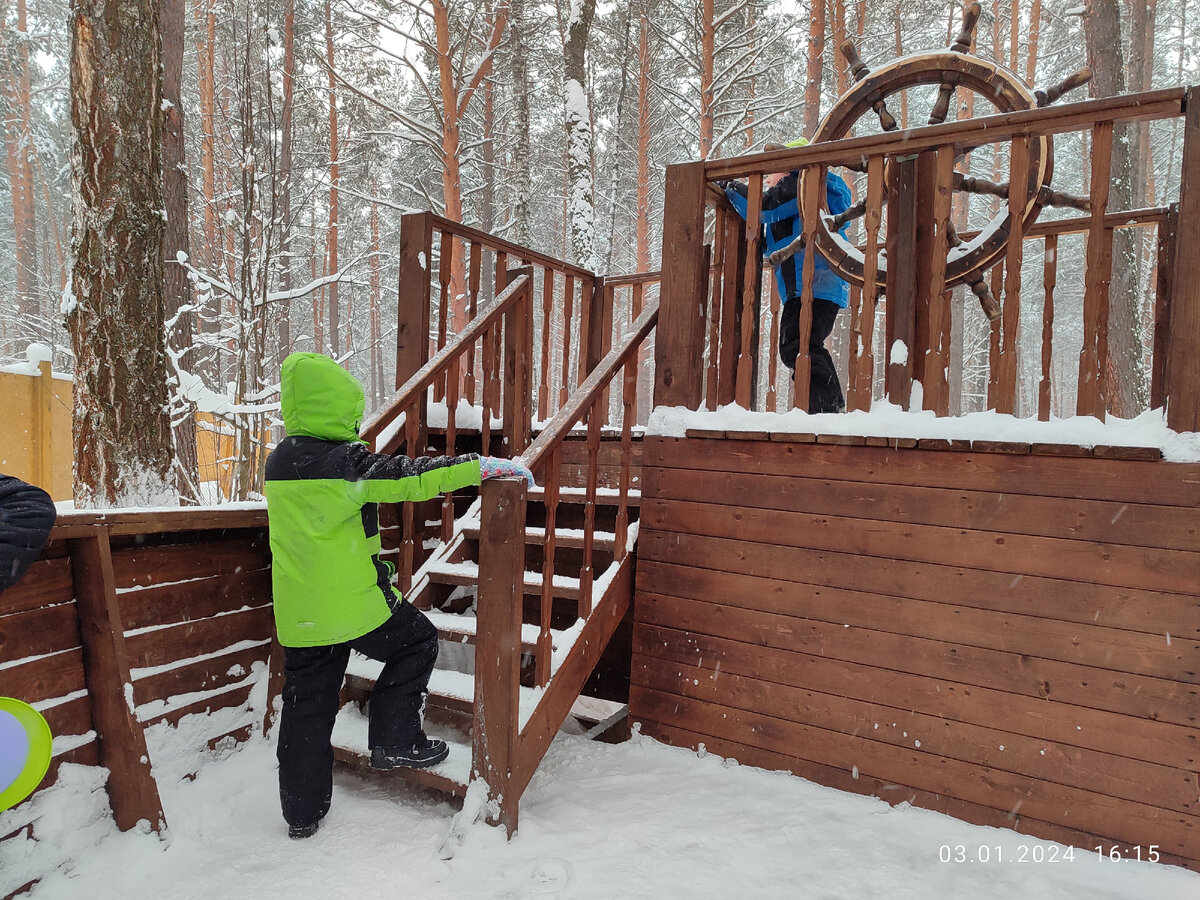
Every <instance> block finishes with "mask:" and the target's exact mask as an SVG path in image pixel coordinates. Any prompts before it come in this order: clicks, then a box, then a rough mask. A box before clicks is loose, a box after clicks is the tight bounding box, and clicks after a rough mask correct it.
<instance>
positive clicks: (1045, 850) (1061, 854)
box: [938, 844, 1160, 863]
mask: <svg viewBox="0 0 1200 900" xmlns="http://www.w3.org/2000/svg"><path fill="white" fill-rule="evenodd" d="M1090 852H1091V853H1094V854H1096V856H1097V857H1098V858H1099V859H1101V860H1111V861H1113V862H1119V861H1122V860H1145V861H1147V862H1158V861H1159V856H1160V854H1159V849H1158V845H1157V844H1149V845H1148V846H1145V847H1142V846H1140V845H1130V846H1127V847H1125V846H1120V845H1117V844H1113V845H1112V846H1109V847H1103V846H1096V847H1092V848H1091V851H1090ZM1077 853H1078V854H1083V855H1087V854H1088V851H1085V850H1082V849H1077V848H1075V847H1068V846H1065V845H1063V844H1016V845H1004V844H976V845H969V844H942V845H941V846H940V847H938V860H939V861H941V862H944V863H1064V862H1068V863H1069V862H1075V859H1076V854H1077Z"/></svg>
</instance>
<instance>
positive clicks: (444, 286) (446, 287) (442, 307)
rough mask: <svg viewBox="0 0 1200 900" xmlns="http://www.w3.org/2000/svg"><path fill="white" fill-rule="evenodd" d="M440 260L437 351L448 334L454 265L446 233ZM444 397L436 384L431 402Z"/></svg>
mask: <svg viewBox="0 0 1200 900" xmlns="http://www.w3.org/2000/svg"><path fill="white" fill-rule="evenodd" d="M441 236H442V242H441V258H440V259H439V260H438V283H439V285H440V286H441V289H440V290H439V292H438V336H437V349H438V350H441V349H442V348H443V347H445V346H446V336H447V335H448V334H449V330H450V327H449V319H450V299H451V298H450V272H451V270H452V266H453V264H454V235H452V234H450V232H448V231H443V232H441ZM445 396H446V389H445V385H444V384H442V383H440V382H439V383H437V384H435V385H434V388H433V401H434V402H435V403H440V402H441V401H442V400H443V399H445Z"/></svg>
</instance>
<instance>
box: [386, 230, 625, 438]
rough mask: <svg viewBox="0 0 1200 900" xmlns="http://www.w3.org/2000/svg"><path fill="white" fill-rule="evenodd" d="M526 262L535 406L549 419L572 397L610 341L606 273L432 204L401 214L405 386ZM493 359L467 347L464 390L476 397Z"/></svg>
mask: <svg viewBox="0 0 1200 900" xmlns="http://www.w3.org/2000/svg"><path fill="white" fill-rule="evenodd" d="M518 265H519V266H527V267H528V268H529V269H530V276H529V277H530V280H531V282H532V291H533V297H534V300H533V305H532V308H531V313H530V315H529V321H528V325H529V327H530V330H531V334H532V346H533V347H534V357H533V359H534V360H535V363H536V365H535V366H534V367H533V368H532V370H531V371H532V381H531V395H532V396H533V398H534V399H535V404H536V405H535V406H534V416H535V418H536V419H537V420H539V421H545V420H547V419H549V418H550V416H551V415H553V414H554V413H555V412H556V411H557V410H558V409H559V408H560V407H561V406H562V405H563V404H564V403H565V402H566V399H567V397H568V396H569V395H570V394H571V392H572V391H573V390H574V389H575V387H576V386H577V385H578V384H579V383H580V382H582V381H583V379H584V378H585V377H587V373H588V372H589V371H590V370H591V368H592V366H594V365H595V363H596V362H597V361H598V360H599V359H600V358H601V357H602V356H603V355H604V354H605V353H606V352H607V351H608V347H609V346H610V345H611V340H612V334H611V332H612V326H613V308H612V296H613V295H612V292H611V291H608V290H606V288H605V281H604V277H603V276H601V275H597V274H596V273H594V272H590V271H588V270H587V269H584V268H581V267H579V266H575V265H572V264H570V263H567V262H563V261H562V260H558V259H554V258H553V257H550V256H547V255H546V254H543V253H538V252H537V251H534V250H531V249H529V248H527V247H521V246H519V245H517V244H514V243H512V242H510V241H506V240H504V239H503V238H498V237H496V236H495V235H491V234H487V233H486V232H483V231H479V230H478V229H475V228H470V227H468V226H466V225H462V224H460V223H458V222H454V221H452V220H450V219H446V218H443V217H442V216H438V215H435V214H433V213H430V212H422V213H411V214H408V215H405V216H404V217H403V219H402V221H401V229H400V295H399V322H398V329H397V348H396V387H397V388H399V387H401V386H402V385H403V384H404V382H405V381H407V380H408V378H409V377H410V376H411V375H412V374H413V373H414V372H416V371H417V370H418V369H420V368H421V367H422V366H423V365H424V364H425V362H426V360H428V359H429V357H430V356H431V355H433V354H436V353H438V352H439V351H440V350H442V348H444V347H445V346H447V344H448V343H449V342H451V341H452V339H453V337H454V335H455V334H456V333H458V332H459V331H461V330H462V329H464V328H466V327H468V326H469V323H471V322H473V321H474V320H475V318H476V317H477V315H478V313H479V311H480V310H482V309H484V308H485V307H486V306H487V304H488V302H490V301H491V298H492V297H495V296H497V295H499V294H500V293H501V292H502V290H503V288H504V284H505V277H506V275H505V273H506V272H507V271H508V269H509V268H511V267H515V266H518ZM485 369H486V363H485V361H484V360H483V359H482V357H481V355H479V354H477V353H470V354H468V357H467V359H466V361H465V362H464V364H463V373H464V387H463V394H462V399H464V400H466V401H467V402H468V403H472V404H476V403H478V402H479V400H480V398H479V396H478V393H477V390H478V385H479V384H480V383H481V381H482V379H483V372H484V370H485ZM434 399H435V401H438V402H441V401H442V399H443V395H442V394H441V393H440V392H439V393H436V394H435V397H434Z"/></svg>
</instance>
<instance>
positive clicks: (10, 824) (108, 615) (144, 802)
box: [0, 508, 272, 893]
mask: <svg viewBox="0 0 1200 900" xmlns="http://www.w3.org/2000/svg"><path fill="white" fill-rule="evenodd" d="M266 524H267V516H266V510H265V508H257V509H228V508H225V509H177V510H158V511H144V512H108V513H89V512H74V513H67V514H64V515H61V516H60V517H59V520H58V523H57V524H56V525H55V527H54V530H53V532H52V533H51V540H50V543H49V545H48V546H47V547H46V549H45V551H44V552H43V553H42V555H41V557H40V558H39V559H38V560H37V561H36V562H35V563H34V564H33V565H32V566H31V567H30V569H29V571H28V572H27V573H26V575H25V577H24V578H23V579H22V580H21V581H20V582H19V583H18V584H17V585H16V586H14V587H12V588H9V589H8V590H7V591H5V592H4V593H3V594H0V648H2V651H3V652H2V656H0V695H3V696H9V697H15V698H17V699H20V700H24V701H26V702H27V703H31V704H33V705H34V706H35V707H36V708H37V709H39V710H40V711H41V712H42V714H43V715H44V716H45V717H46V719H47V721H48V722H49V724H50V729H51V732H52V733H53V735H54V756H53V761H52V763H51V768H50V771H49V773H48V775H47V777H46V779H45V780H44V781H43V782H42V785H41V787H40V788H39V790H44V789H45V788H46V787H48V786H49V785H51V784H53V783H54V780H55V778H56V776H57V773H58V768H59V766H60V765H62V763H64V762H72V763H80V764H83V765H101V766H104V767H105V768H107V769H108V770H109V778H108V794H109V798H110V802H111V804H112V809H113V815H114V818H115V820H116V823H117V826H118V827H119V828H121V829H122V830H126V829H129V828H132V827H133V826H134V825H136V824H137V822H138V821H139V820H143V819H144V820H146V821H147V822H149V823H150V825H151V827H152V828H154V829H156V830H157V829H159V828H161V827H162V826H163V825H164V824H165V823H164V817H163V812H162V805H161V803H160V801H159V796H158V788H157V786H156V785H155V782H154V778H153V776H152V775H151V771H150V763H151V760H150V757H149V754H148V751H147V749H146V740H145V735H144V731H143V729H144V728H145V727H146V726H149V725H152V724H155V723H157V722H164V721H165V722H171V723H174V722H178V721H179V719H181V718H182V717H183V716H185V715H188V714H191V713H202V712H206V711H209V710H215V709H220V708H224V707H235V706H240V705H241V704H243V703H245V702H246V700H247V698H248V696H249V693H250V690H251V686H252V684H253V683H254V682H255V681H256V680H257V678H258V676H257V674H255V673H254V672H253V671H252V670H253V669H254V667H255V665H256V664H259V663H265V662H266V660H267V658H268V653H269V650H270V641H271V634H272V623H271V606H270V604H271V585H270V569H269V565H270V557H269V550H268V546H267V529H266ZM253 724H254V723H252V722H250V721H246V722H242V723H239V724H237V725H236V726H235V727H234V728H233V729H232V730H225V731H223V732H222V733H219V734H213V735H211V739H212V742H216V741H217V740H220V739H221V738H223V737H225V736H227V735H229V734H233V735H234V736H235V737H238V738H244V737H245V736H246V735H248V734H249V730H250V728H251V727H252V725H253ZM260 724H261V723H260ZM34 796H35V797H36V794H35V795H34ZM32 806H33V804H31V803H30V802H26V803H24V804H22V805H21V806H19V807H17V808H16V809H14V810H10V811H8V812H6V813H4V814H3V820H2V821H3V823H4V828H3V829H2V830H3V832H4V833H3V834H0V841H3V840H7V839H10V838H14V837H19V836H21V835H27V836H33V837H34V838H36V837H37V834H38V822H37V820H36V819H35V818H34V817H33V815H34V814H33V812H32ZM6 887H10V888H12V887H20V885H15V886H13V885H9V886H6ZM5 893H7V891H5Z"/></svg>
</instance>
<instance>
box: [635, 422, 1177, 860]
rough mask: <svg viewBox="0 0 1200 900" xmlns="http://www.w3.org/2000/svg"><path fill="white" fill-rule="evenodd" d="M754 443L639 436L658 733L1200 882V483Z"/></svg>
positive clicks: (1010, 451) (1015, 462)
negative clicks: (1197, 875) (1154, 854)
mask: <svg viewBox="0 0 1200 900" xmlns="http://www.w3.org/2000/svg"><path fill="white" fill-rule="evenodd" d="M761 437H762V438H763V439H759V440H733V439H728V438H725V439H719V438H718V439H703V438H667V437H647V438H646V439H645V443H644V459H643V462H644V468H643V499H642V520H641V522H642V524H641V534H640V539H639V545H638V572H637V588H636V614H635V626H634V658H633V689H632V693H631V699H630V712H631V716H632V718H633V720H634V721H639V722H641V723H642V730H643V733H646V734H649V735H652V736H654V737H656V738H658V739H660V740H664V741H666V742H668V743H671V744H677V745H682V746H689V747H696V746H697V744H698V743H699V742H703V743H705V745H706V746H707V748H708V749H709V750H710V751H713V752H716V753H720V754H722V755H728V756H733V757H736V758H737V759H738V760H740V761H742V762H744V763H747V764H752V765H758V766H763V767H766V768H772V769H785V770H790V771H792V772H793V773H795V774H797V775H800V776H803V777H805V778H808V779H811V780H813V781H817V782H820V783H822V784H826V785H829V786H832V787H836V788H840V789H844V790H849V791H854V792H858V793H866V794H874V795H875V796H878V797H881V798H883V799H886V800H888V801H889V802H891V803H897V802H901V801H908V802H910V803H912V804H914V805H918V806H923V807H926V808H929V809H934V810H938V811H941V812H945V813H948V814H950V815H953V816H956V817H958V818H961V819H965V820H967V821H969V822H974V823H978V824H987V825H995V826H1003V827H1009V828H1014V829H1016V830H1017V831H1019V832H1022V833H1026V834H1030V835H1035V836H1037V837H1041V838H1045V839H1050V840H1055V841H1061V842H1064V843H1069V844H1073V845H1075V846H1078V847H1083V848H1087V849H1088V850H1091V849H1092V848H1095V847H1097V846H1101V847H1103V848H1104V849H1105V851H1106V852H1107V850H1108V849H1109V848H1110V847H1111V846H1112V845H1114V844H1115V845H1118V846H1119V847H1120V848H1122V852H1126V851H1128V852H1129V853H1133V852H1134V851H1133V849H1132V848H1136V847H1141V848H1142V850H1141V853H1142V855H1143V857H1144V856H1145V855H1146V854H1147V853H1148V847H1149V846H1150V845H1152V844H1153V845H1157V850H1158V852H1159V853H1160V854H1161V856H1162V859H1163V860H1164V861H1167V862H1172V863H1176V864H1182V865H1185V866H1188V867H1189V868H1192V869H1198V870H1200V803H1198V801H1200V783H1198V776H1197V773H1198V772H1200V732H1198V731H1197V726H1198V725H1200V515H1198V510H1200V465H1193V464H1177V463H1167V462H1161V461H1158V462H1153V461H1148V460H1138V459H1108V458H1097V457H1098V456H1099V457H1104V456H1105V455H1130V456H1133V455H1137V454H1136V453H1134V452H1130V453H1122V452H1121V451H1118V450H1115V449H1114V450H1108V451H1104V450H1101V449H1100V448H1097V450H1096V451H1093V452H1089V451H1085V450H1083V449H1081V448H1064V447H1037V446H1035V447H1033V448H1031V447H1030V446H1029V445H1028V444H1025V445H1016V444H1005V445H999V444H996V445H990V447H989V449H991V450H993V451H996V452H981V451H980V450H978V449H976V450H974V451H972V450H971V449H969V448H965V447H962V446H960V445H957V444H953V443H948V442H936V443H935V442H931V444H930V446H938V447H945V448H946V449H940V450H935V449H921V448H919V447H900V446H897V442H896V441H892V442H891V446H888V443H889V442H888V441H886V440H883V439H867V440H868V441H872V442H874V443H875V444H882V445H883V446H865V445H864V446H840V445H836V444H824V443H819V442H818V441H820V440H822V439H820V438H814V437H813V436H811V435H810V436H807V437H803V436H791V440H769V439H766V438H767V436H766V435H762V436H761ZM776 437H777V438H778V437H784V436H776ZM845 440H849V441H852V442H853V441H854V440H855V439H845ZM804 441H808V442H804ZM857 441H858V443H864V439H862V438H859V439H857ZM907 443H909V444H915V443H916V442H913V441H909V442H907ZM1031 451H1034V452H1031ZM1051 454H1059V455H1051ZM1061 454H1075V455H1061ZM931 852H935V850H931Z"/></svg>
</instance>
